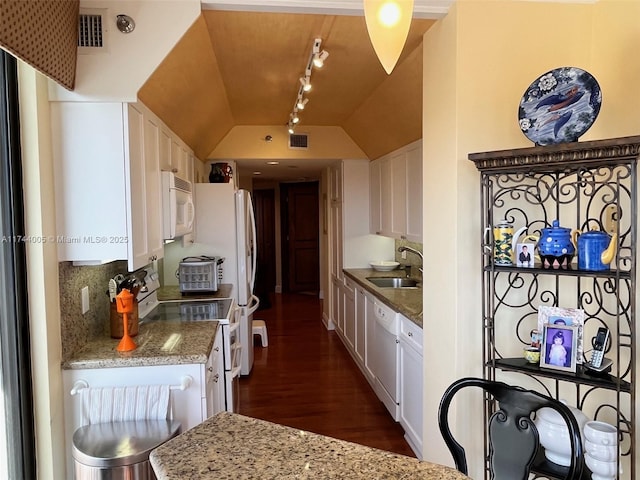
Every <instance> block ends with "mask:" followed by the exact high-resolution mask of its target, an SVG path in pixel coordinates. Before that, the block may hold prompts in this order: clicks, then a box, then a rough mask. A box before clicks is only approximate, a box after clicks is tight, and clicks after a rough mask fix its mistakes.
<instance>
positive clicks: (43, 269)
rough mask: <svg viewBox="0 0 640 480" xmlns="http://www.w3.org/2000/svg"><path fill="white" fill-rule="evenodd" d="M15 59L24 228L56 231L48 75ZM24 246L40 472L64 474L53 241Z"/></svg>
mask: <svg viewBox="0 0 640 480" xmlns="http://www.w3.org/2000/svg"><path fill="white" fill-rule="evenodd" d="M18 65H19V85H20V100H19V101H20V122H21V134H22V147H21V148H22V165H23V176H24V179H23V186H24V201H25V231H26V234H27V235H33V236H34V237H36V238H47V237H50V236H51V235H54V234H55V231H56V215H55V208H54V206H55V201H54V200H55V195H54V191H53V164H52V162H51V156H52V153H51V130H50V125H49V102H48V98H47V79H46V78H45V77H44V76H42V75H41V74H39V73H38V72H36V71H35V70H34V69H32V68H31V67H30V66H28V65H26V64H24V63H22V62H18ZM26 247H27V280H28V289H29V328H30V335H31V336H30V341H31V367H32V382H33V399H34V407H35V432H36V465H37V469H38V478H43V479H45V478H50V479H56V478H57V479H62V478H64V477H65V461H64V458H65V454H64V444H65V439H64V415H63V411H64V409H63V405H64V403H63V402H64V395H65V392H63V391H62V371H61V368H60V365H61V361H62V341H61V338H60V304H59V300H58V299H59V290H58V254H57V245H56V244H55V243H54V242H47V243H38V242H32V243H27V245H26Z"/></svg>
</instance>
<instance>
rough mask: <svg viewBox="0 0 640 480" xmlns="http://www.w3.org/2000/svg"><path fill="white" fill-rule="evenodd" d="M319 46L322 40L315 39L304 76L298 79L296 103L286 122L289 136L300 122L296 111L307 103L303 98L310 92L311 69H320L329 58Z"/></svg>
mask: <svg viewBox="0 0 640 480" xmlns="http://www.w3.org/2000/svg"><path fill="white" fill-rule="evenodd" d="M320 45H322V39H321V38H316V39H315V40H314V41H313V47H312V48H311V53H310V54H309V60H308V61H307V64H306V65H305V69H304V75H303V76H301V77H300V79H299V82H300V86H299V87H298V94H297V95H296V101H295V103H294V104H293V111H292V112H291V114H289V121H288V122H287V129H288V131H289V133H290V134H293V132H294V128H295V126H296V125H297V124H298V123H299V122H300V117H299V116H298V111H301V110H304V109H305V107H306V105H307V102H309V99H308V98H304V94H305V93H307V92H309V91H310V90H311V71H312V70H313V67H316V68H320V67H322V66H323V65H324V61H325V60H326V59H327V57H328V56H329V52H327V51H326V50H321V49H320Z"/></svg>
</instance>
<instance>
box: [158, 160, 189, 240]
mask: <svg viewBox="0 0 640 480" xmlns="http://www.w3.org/2000/svg"><path fill="white" fill-rule="evenodd" d="M192 187H193V186H192V184H191V182H190V181H188V180H185V179H184V178H180V177H178V176H177V175H176V174H175V173H173V172H162V217H163V232H164V239H165V240H173V239H174V238H178V237H182V236H183V235H186V234H187V233H191V232H192V230H193V219H194V216H195V212H194V209H193V188H192Z"/></svg>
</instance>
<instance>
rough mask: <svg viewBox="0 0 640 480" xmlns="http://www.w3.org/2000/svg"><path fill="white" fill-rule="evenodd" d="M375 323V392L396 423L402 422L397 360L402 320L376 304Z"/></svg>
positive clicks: (384, 307)
mask: <svg viewBox="0 0 640 480" xmlns="http://www.w3.org/2000/svg"><path fill="white" fill-rule="evenodd" d="M373 307H374V308H373V315H374V318H375V322H374V345H373V352H374V363H373V367H374V374H375V377H376V380H375V391H376V395H378V398H379V399H380V400H381V401H382V403H384V405H385V407H387V410H389V413H391V416H392V417H393V419H394V420H396V421H397V420H398V418H399V398H398V392H399V390H400V379H399V377H398V360H399V357H400V344H399V340H398V334H399V333H400V320H399V316H398V313H396V312H394V311H393V310H391V309H390V308H389V307H387V306H386V305H383V304H382V303H380V302H379V301H378V300H376V301H375V302H374V303H373Z"/></svg>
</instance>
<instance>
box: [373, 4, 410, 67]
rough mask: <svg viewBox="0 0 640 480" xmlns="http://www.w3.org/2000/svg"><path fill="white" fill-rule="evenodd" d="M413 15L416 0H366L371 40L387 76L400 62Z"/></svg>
mask: <svg viewBox="0 0 640 480" xmlns="http://www.w3.org/2000/svg"><path fill="white" fill-rule="evenodd" d="M412 15H413V0H364V18H365V21H366V22H367V31H368V32H369V39H370V40H371V44H372V45H373V49H374V50H375V52H376V55H378V59H379V60H380V63H381V64H382V67H383V68H384V69H385V71H386V72H387V74H391V72H392V71H393V68H394V67H395V66H396V63H398V59H399V58H400V54H401V53H402V49H403V48H404V44H405V42H406V41H407V35H408V34H409V27H410V26H411V17H412Z"/></svg>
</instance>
